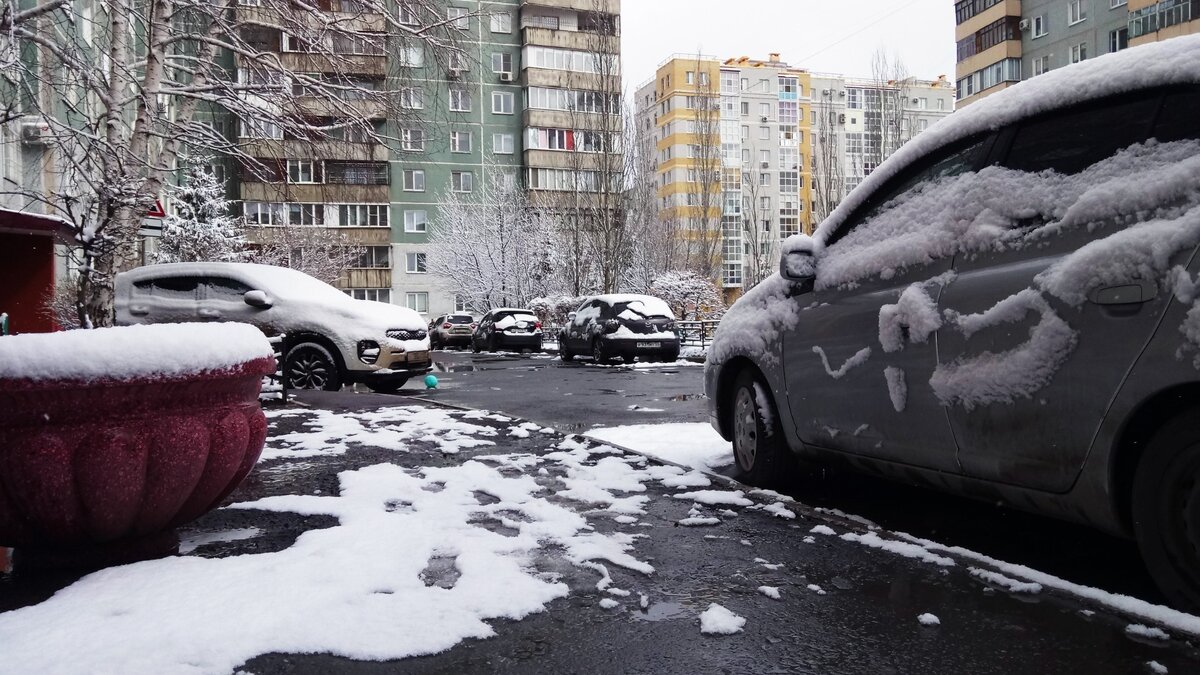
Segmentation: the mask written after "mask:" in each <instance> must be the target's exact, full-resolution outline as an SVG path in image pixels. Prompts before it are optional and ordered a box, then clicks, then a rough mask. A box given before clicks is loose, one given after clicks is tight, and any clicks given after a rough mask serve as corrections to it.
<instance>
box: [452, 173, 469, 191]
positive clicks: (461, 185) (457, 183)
mask: <svg viewBox="0 0 1200 675" xmlns="http://www.w3.org/2000/svg"><path fill="white" fill-rule="evenodd" d="M450 189H451V190H453V191H454V192H470V191H472V190H474V189H475V174H473V173H471V172H470V171H451V172H450Z"/></svg>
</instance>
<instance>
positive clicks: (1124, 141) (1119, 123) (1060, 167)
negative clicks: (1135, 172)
mask: <svg viewBox="0 0 1200 675" xmlns="http://www.w3.org/2000/svg"><path fill="white" fill-rule="evenodd" d="M1157 109H1158V99H1157V98H1156V97H1139V98H1137V99H1133V100H1130V99H1125V100H1117V101H1116V102H1111V101H1110V102H1107V103H1101V104H1100V105H1097V104H1095V103H1093V104H1090V105H1087V106H1082V107H1078V108H1075V109H1072V110H1068V111H1065V112H1063V113H1060V114H1056V115H1053V116H1051V117H1044V118H1041V119H1036V120H1033V121H1031V122H1027V123H1025V124H1022V125H1021V127H1020V128H1019V129H1018V130H1017V133H1016V135H1015V136H1014V137H1013V142H1012V146H1011V148H1010V149H1009V153H1008V158H1007V159H1006V160H1005V162H1004V165H1005V166H1007V167H1008V168H1010V169H1016V170H1018V171H1029V172H1036V171H1044V170H1046V169H1054V170H1055V171H1058V172H1059V173H1065V174H1075V173H1079V172H1080V171H1083V170H1084V169H1086V168H1088V167H1089V166H1091V165H1093V164H1095V163H1096V162H1099V161H1100V160H1102V159H1106V158H1108V157H1111V156H1112V155H1113V154H1115V153H1116V152H1117V151H1118V150H1121V149H1122V148H1126V147H1128V146H1130V145H1133V144H1134V143H1140V142H1142V141H1144V140H1146V136H1147V132H1146V124H1147V122H1149V120H1150V119H1151V118H1153V117H1154V113H1155V111H1156V110H1157Z"/></svg>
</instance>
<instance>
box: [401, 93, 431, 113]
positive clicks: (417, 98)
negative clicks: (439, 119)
mask: <svg viewBox="0 0 1200 675" xmlns="http://www.w3.org/2000/svg"><path fill="white" fill-rule="evenodd" d="M400 107H401V108H407V109H409V110H420V109H422V108H424V107H425V92H423V91H421V90H420V89H417V88H416V87H402V88H401V89H400Z"/></svg>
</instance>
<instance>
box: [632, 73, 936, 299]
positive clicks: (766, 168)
mask: <svg viewBox="0 0 1200 675" xmlns="http://www.w3.org/2000/svg"><path fill="white" fill-rule="evenodd" d="M636 108H637V115H636V117H635V119H636V120H637V123H638V124H641V125H643V127H645V128H648V129H649V128H652V129H653V130H654V131H653V135H652V138H653V139H654V143H653V144H652V145H651V144H647V145H646V147H645V148H644V149H643V150H642V151H643V152H645V151H649V152H653V153H655V166H656V168H657V187H658V195H659V199H660V203H659V214H660V218H662V219H664V220H665V221H673V222H675V223H677V224H678V225H677V226H676V228H675V229H676V230H677V231H678V232H679V235H678V236H679V238H680V239H681V240H683V241H682V245H684V246H687V245H688V244H690V243H692V242H693V241H694V240H695V239H696V238H697V237H698V236H701V235H700V234H699V233H700V232H703V231H704V230H703V229H702V228H705V227H707V231H710V232H712V231H716V228H715V226H716V224H717V222H718V221H719V237H720V241H719V242H718V243H719V246H717V247H715V248H716V251H717V255H718V256H719V259H720V260H719V262H720V265H719V269H720V271H721V274H720V281H721V283H722V285H723V286H724V288H725V289H726V292H727V294H728V295H730V296H731V297H734V296H736V295H737V294H738V293H739V291H740V289H741V288H742V287H743V286H751V285H754V283H757V281H758V280H760V279H761V278H762V277H763V276H764V275H765V274H769V273H770V272H773V271H774V267H775V265H776V262H777V260H778V254H779V244H780V243H781V242H782V240H784V239H786V238H787V237H789V236H791V235H793V234H798V233H801V232H804V233H811V232H812V231H813V229H814V228H815V227H816V225H817V224H818V223H819V221H820V219H821V218H822V217H823V216H824V215H826V214H827V213H828V211H829V210H831V209H832V207H833V206H834V205H836V204H837V202H839V201H840V200H841V199H842V197H844V195H845V193H846V192H848V191H849V190H851V189H853V188H854V187H855V186H856V185H858V183H859V182H861V181H862V179H863V177H865V176H866V175H868V174H869V173H870V172H871V171H872V170H874V168H875V167H876V166H878V164H879V163H880V162H882V161H883V159H884V158H886V157H887V156H888V155H890V154H891V153H892V152H894V151H895V150H896V148H898V147H899V146H900V145H901V144H902V143H903V142H904V141H906V140H907V139H908V138H911V137H912V136H913V135H915V134H917V133H919V132H920V131H921V130H923V129H925V128H927V127H928V126H929V125H930V124H932V123H933V122H934V121H936V120H937V119H940V118H941V117H944V116H946V115H948V114H950V113H951V112H952V111H953V110H954V88H953V86H952V85H951V84H950V82H949V81H947V80H946V79H945V78H944V77H943V78H941V79H940V80H933V81H922V80H917V79H914V78H905V79H903V80H900V81H895V80H890V81H889V80H882V81H880V80H868V79H855V78H847V77H844V76H841V75H830V74H816V73H810V72H809V71H807V70H805V69H802V68H796V67H793V66H790V65H789V64H787V63H785V62H783V61H782V60H780V56H779V54H771V55H770V57H769V58H768V59H766V60H757V59H750V58H746V57H741V58H736V59H726V60H723V61H719V60H717V59H715V58H713V57H706V56H696V55H675V56H673V57H671V58H669V59H667V60H666V61H665V62H663V63H662V64H661V65H660V66H659V68H658V71H657V72H656V74H655V78H654V80H652V81H649V82H646V83H645V84H643V85H642V86H641V87H639V88H638V91H637V105H636Z"/></svg>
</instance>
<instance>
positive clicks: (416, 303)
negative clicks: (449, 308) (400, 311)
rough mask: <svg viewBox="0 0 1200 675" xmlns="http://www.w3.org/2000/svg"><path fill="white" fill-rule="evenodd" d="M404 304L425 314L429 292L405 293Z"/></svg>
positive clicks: (427, 309)
mask: <svg viewBox="0 0 1200 675" xmlns="http://www.w3.org/2000/svg"><path fill="white" fill-rule="evenodd" d="M404 305H405V306H406V307H408V308H409V309H411V310H413V311H415V312H419V313H421V314H426V313H428V312H429V294H428V293H425V292H423V291H422V292H419V293H405V294H404Z"/></svg>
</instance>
